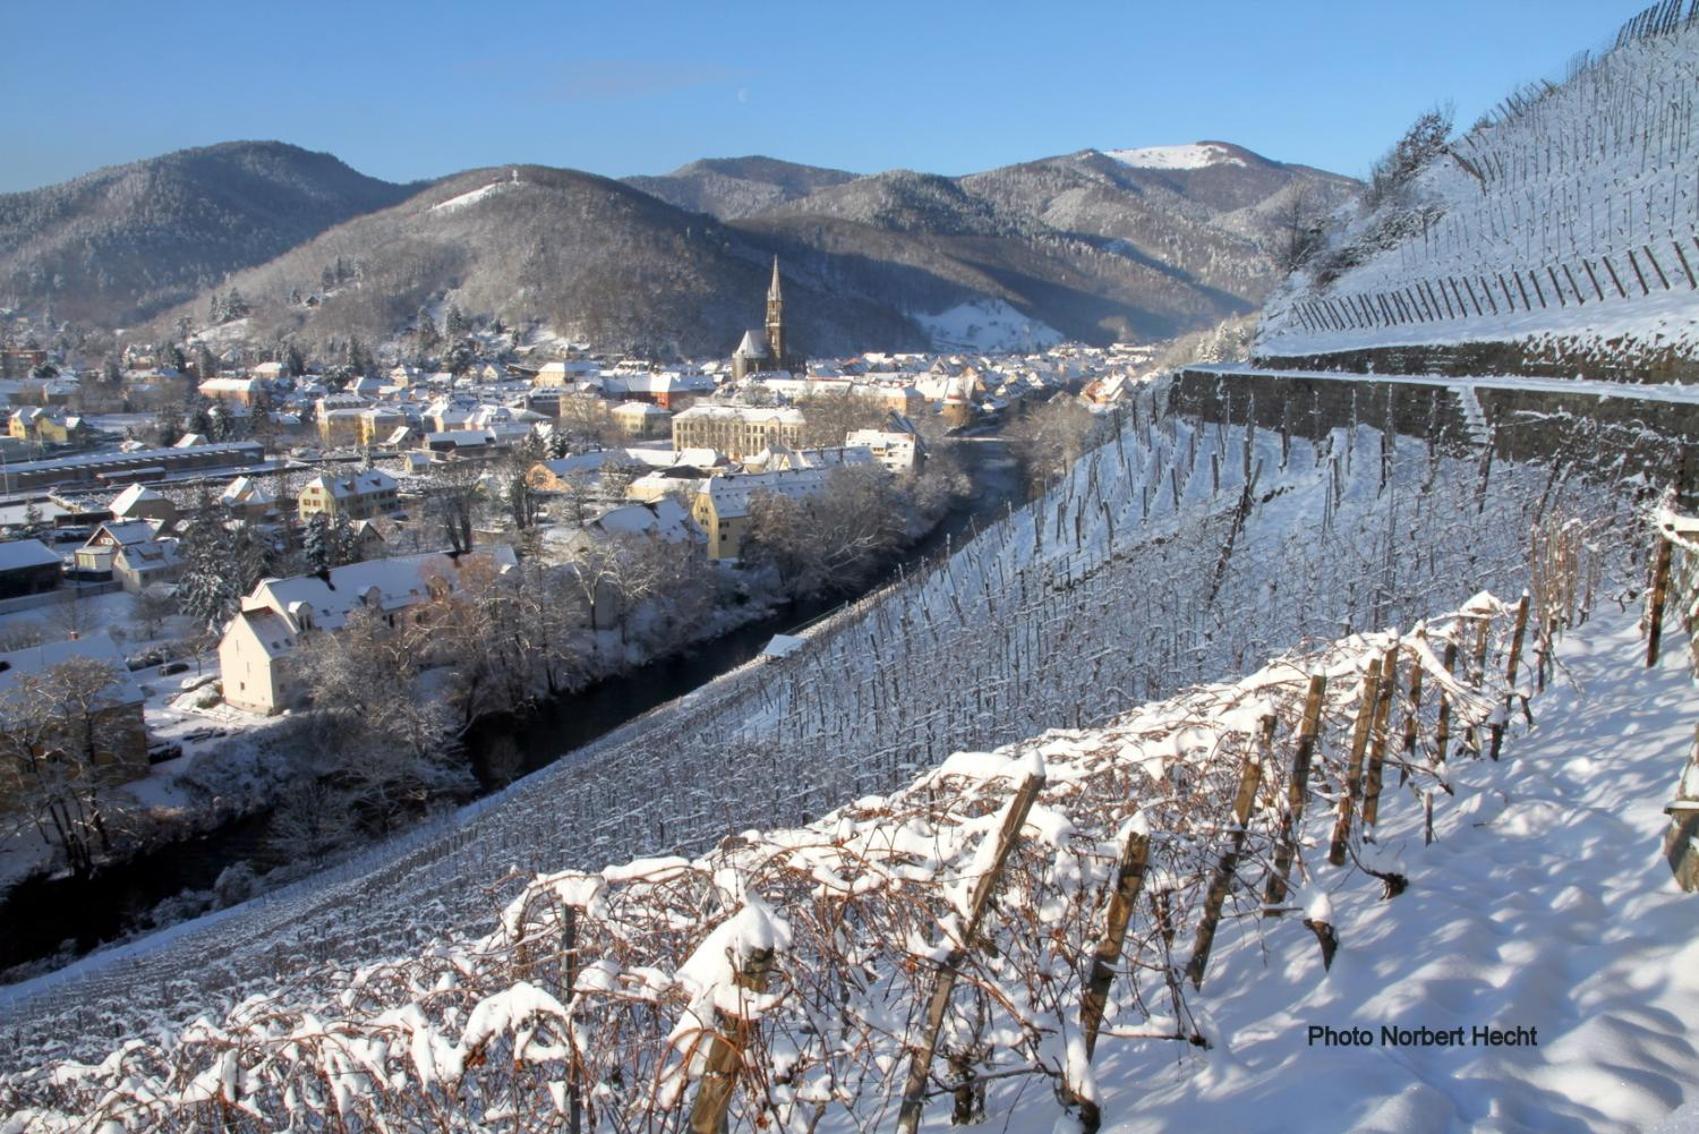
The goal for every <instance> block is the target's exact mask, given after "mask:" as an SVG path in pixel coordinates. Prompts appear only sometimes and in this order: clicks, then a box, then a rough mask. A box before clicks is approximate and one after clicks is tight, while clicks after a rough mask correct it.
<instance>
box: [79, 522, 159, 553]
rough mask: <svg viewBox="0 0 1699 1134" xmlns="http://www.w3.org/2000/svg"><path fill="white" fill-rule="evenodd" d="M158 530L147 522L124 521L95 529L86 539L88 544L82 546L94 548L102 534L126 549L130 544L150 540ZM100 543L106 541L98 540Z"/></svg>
mask: <svg viewBox="0 0 1699 1134" xmlns="http://www.w3.org/2000/svg"><path fill="white" fill-rule="evenodd" d="M158 530H159V529H158V528H156V527H154V525H153V524H152V523H150V522H149V521H147V520H125V521H123V522H112V523H106V524H102V525H100V527H98V528H96V529H95V532H94V534H93V535H91V536H89V537H88V542H87V543H85V544H83V546H84V547H90V546H95V542H96V541H97V540H100V537H101V533H103V532H104V533H105V534H106V535H108V536H110V537H111V540H110V542H112V543H116V544H118V545H119V546H120V547H128V546H129V545H130V544H132V543H145V542H146V541H148V540H150V539H152V538H153V537H154V534H155V533H156V532H157V531H158ZM100 542H102V543H105V542H108V541H105V540H100Z"/></svg>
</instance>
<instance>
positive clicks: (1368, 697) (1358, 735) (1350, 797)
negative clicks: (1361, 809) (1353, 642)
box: [1327, 658, 1380, 866]
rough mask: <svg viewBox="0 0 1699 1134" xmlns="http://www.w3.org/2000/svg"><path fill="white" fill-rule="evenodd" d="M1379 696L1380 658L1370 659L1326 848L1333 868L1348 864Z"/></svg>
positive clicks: (1364, 676)
mask: <svg viewBox="0 0 1699 1134" xmlns="http://www.w3.org/2000/svg"><path fill="white" fill-rule="evenodd" d="M1379 693H1380V659H1379V658H1371V659H1370V661H1369V669H1368V672H1367V673H1366V674H1364V675H1363V694H1362V697H1361V699H1360V700H1359V702H1358V704H1357V724H1356V726H1355V727H1354V728H1353V729H1352V730H1351V756H1350V762H1349V763H1347V764H1346V765H1345V793H1344V794H1343V795H1341V796H1340V797H1339V818H1338V819H1337V820H1335V821H1334V824H1333V841H1332V843H1330V844H1329V846H1328V849H1327V861H1329V862H1331V863H1332V864H1333V865H1334V866H1344V865H1345V844H1346V841H1347V840H1348V839H1349V838H1350V836H1351V810H1352V808H1354V807H1355V806H1356V804H1357V798H1358V796H1359V795H1360V794H1361V792H1362V783H1363V753H1364V752H1365V751H1367V749H1368V744H1369V724H1370V722H1371V721H1372V720H1373V719H1374V715H1375V704H1376V698H1377V697H1378V695H1379Z"/></svg>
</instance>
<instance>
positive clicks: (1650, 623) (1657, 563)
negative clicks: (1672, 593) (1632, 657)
mask: <svg viewBox="0 0 1699 1134" xmlns="http://www.w3.org/2000/svg"><path fill="white" fill-rule="evenodd" d="M1669 584H1670V541H1669V540H1667V539H1665V538H1664V537H1663V535H1662V533H1659V535H1658V547H1657V551H1656V552H1655V553H1654V558H1653V560H1652V599H1651V609H1650V610H1648V611H1647V612H1646V667H1647V668H1648V669H1650V668H1651V667H1652V666H1655V665H1657V664H1658V648H1659V647H1660V646H1661V645H1662V644H1663V639H1664V603H1665V601H1666V600H1667V598H1668V594H1669Z"/></svg>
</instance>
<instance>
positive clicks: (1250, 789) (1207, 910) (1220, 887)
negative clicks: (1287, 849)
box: [1186, 753, 1262, 988]
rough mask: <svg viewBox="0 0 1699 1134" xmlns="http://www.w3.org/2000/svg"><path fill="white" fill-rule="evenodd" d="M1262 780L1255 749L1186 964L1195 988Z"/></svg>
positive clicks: (1243, 774)
mask: <svg viewBox="0 0 1699 1134" xmlns="http://www.w3.org/2000/svg"><path fill="white" fill-rule="evenodd" d="M1261 784H1262V761H1261V760H1260V759H1259V758H1258V754H1256V753H1253V754H1251V755H1250V756H1248V757H1246V759H1245V767H1244V770H1243V771H1241V772H1240V773H1239V791H1238V793H1237V794H1236V795H1234V797H1233V831H1232V833H1231V834H1230V835H1228V837H1227V849H1226V850H1225V851H1223V852H1222V855H1221V861H1220V862H1218V863H1216V864H1215V877H1214V878H1212V879H1211V880H1210V883H1209V894H1208V896H1206V897H1205V898H1204V903H1203V920H1202V921H1201V922H1199V923H1198V938H1197V942H1196V944H1194V945H1193V946H1192V959H1191V961H1190V962H1189V963H1188V964H1187V965H1186V976H1187V977H1188V978H1190V980H1191V982H1192V987H1193V988H1199V987H1201V986H1202V985H1203V974H1204V970H1205V969H1206V968H1208V967H1209V950H1210V947H1211V946H1212V945H1214V944H1215V927H1216V925H1217V924H1219V923H1220V921H1221V907H1222V905H1223V904H1224V903H1225V902H1226V901H1227V890H1228V888H1229V887H1231V886H1232V885H1233V871H1234V870H1236V869H1237V868H1238V866H1239V856H1240V855H1241V854H1243V853H1244V850H1245V834H1246V826H1247V824H1249V823H1250V821H1251V808H1252V807H1253V806H1254V805H1255V804H1256V799H1257V788H1258V787H1259V786H1261Z"/></svg>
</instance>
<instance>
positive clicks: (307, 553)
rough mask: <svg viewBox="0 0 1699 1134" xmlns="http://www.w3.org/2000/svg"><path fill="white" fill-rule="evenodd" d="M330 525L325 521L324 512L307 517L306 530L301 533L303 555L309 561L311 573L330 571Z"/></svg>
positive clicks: (308, 568) (308, 566)
mask: <svg viewBox="0 0 1699 1134" xmlns="http://www.w3.org/2000/svg"><path fill="white" fill-rule="evenodd" d="M329 529H330V525H329V524H328V523H327V522H326V521H325V517H324V513H323V512H315V513H314V514H313V515H311V516H309V517H307V523H306V526H305V528H304V529H303V530H302V532H301V555H302V557H303V558H304V559H305V560H306V561H307V570H308V571H310V572H316V571H328V570H330V567H331V562H330V555H331V549H330V531H329Z"/></svg>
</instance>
